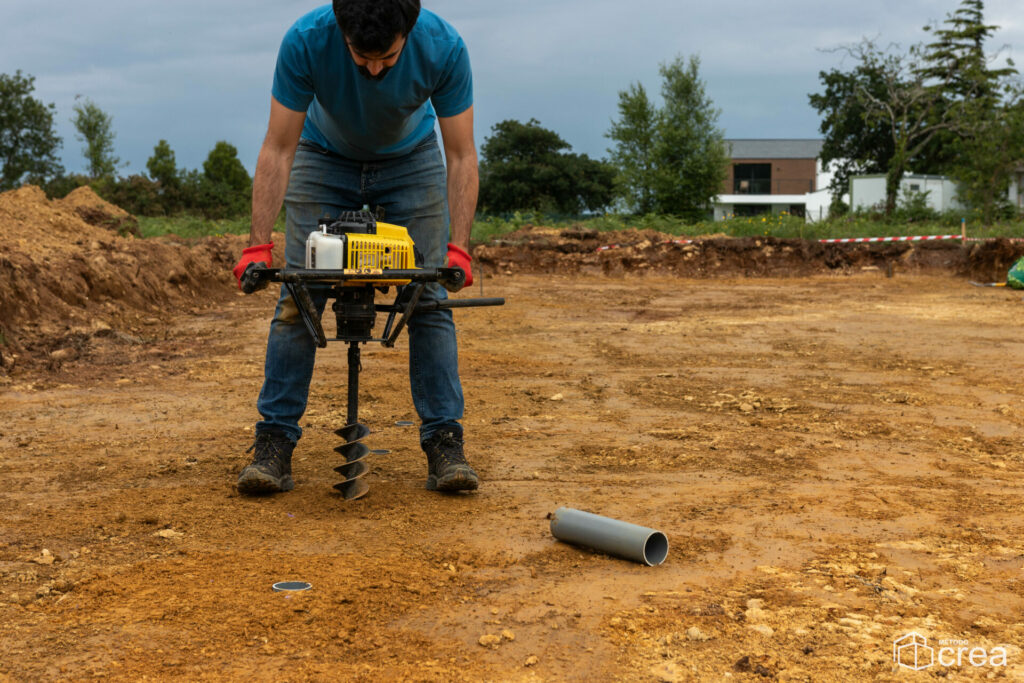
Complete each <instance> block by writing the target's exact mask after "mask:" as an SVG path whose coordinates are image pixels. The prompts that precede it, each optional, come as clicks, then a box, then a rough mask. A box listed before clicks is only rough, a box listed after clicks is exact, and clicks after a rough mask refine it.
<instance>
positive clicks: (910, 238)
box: [818, 235, 963, 244]
mask: <svg viewBox="0 0 1024 683" xmlns="http://www.w3.org/2000/svg"><path fill="white" fill-rule="evenodd" d="M959 239H963V237H962V236H960V235H905V236H902V237H841V238H838V239H827V240H818V241H819V242H823V243H825V244H853V243H856V242H928V241H931V240H959Z"/></svg>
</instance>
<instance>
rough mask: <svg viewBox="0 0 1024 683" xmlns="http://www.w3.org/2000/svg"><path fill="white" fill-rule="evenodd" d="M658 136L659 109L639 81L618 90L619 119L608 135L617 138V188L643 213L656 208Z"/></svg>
mask: <svg viewBox="0 0 1024 683" xmlns="http://www.w3.org/2000/svg"><path fill="white" fill-rule="evenodd" d="M657 136H658V110H657V108H656V107H655V106H654V103H652V102H651V100H650V99H649V98H648V97H647V91H646V90H645V89H644V86H643V85H642V84H640V83H635V84H631V85H630V86H629V90H623V91H620V92H619V120H618V121H616V120H614V119H613V120H612V127H611V129H610V130H609V131H608V133H607V135H606V137H608V138H610V139H612V140H614V141H615V143H616V144H615V146H614V147H612V148H611V149H609V150H608V155H609V159H608V160H609V162H610V163H611V164H612V165H613V166H615V168H616V169H617V170H618V173H617V175H616V178H615V184H616V192H617V194H618V195H619V197H621V198H622V199H624V200H625V202H626V203H627V204H628V205H629V206H630V208H631V209H633V210H635V211H636V212H637V213H640V214H648V213H652V212H653V211H654V185H655V180H654V174H655V166H654V144H655V141H656V140H657Z"/></svg>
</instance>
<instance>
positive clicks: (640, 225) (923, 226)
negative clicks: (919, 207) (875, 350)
mask: <svg viewBox="0 0 1024 683" xmlns="http://www.w3.org/2000/svg"><path fill="white" fill-rule="evenodd" d="M524 225H542V226H544V227H551V228H568V227H575V228H583V229H589V230H598V231H609V230H626V229H630V228H635V229H638V230H656V231H658V232H662V233H666V234H669V235H676V236H680V237H696V236H700V235H726V236H729V237H757V236H772V237H780V238H791V239H806V240H818V239H831V238H840V237H892V236H901V235H959V234H960V219H959V217H956V216H949V217H945V218H942V219H933V220H927V221H907V220H899V219H890V220H880V219H878V218H875V217H869V216H858V215H851V216H844V217H841V218H835V219H832V220H828V221H823V222H818V223H807V222H805V221H804V219H802V218H798V217H795V216H790V215H786V214H780V215H776V216H752V217H736V218H729V219H727V220H724V221H701V222H698V223H686V222H684V221H682V220H679V219H676V218H672V217H670V216H658V215H651V216H623V215H616V214H607V215H604V216H598V217H593V218H586V219H581V220H569V219H556V220H545V219H544V218H543V217H536V216H533V215H531V214H519V213H517V214H515V215H513V216H511V217H509V218H499V217H484V218H480V219H478V220H477V221H476V222H475V223H474V224H473V241H474V242H486V241H488V240H491V239H494V238H497V237H501V236H502V235H506V234H508V233H510V232H514V231H516V230H518V229H520V228H521V227H523V226H524ZM967 236H968V237H982V238H984V237H1018V238H1019V237H1024V222H1021V221H1014V222H1010V221H1007V222H1004V223H997V224H994V225H990V226H984V225H982V224H981V222H980V221H978V220H976V219H975V220H971V219H968V220H967Z"/></svg>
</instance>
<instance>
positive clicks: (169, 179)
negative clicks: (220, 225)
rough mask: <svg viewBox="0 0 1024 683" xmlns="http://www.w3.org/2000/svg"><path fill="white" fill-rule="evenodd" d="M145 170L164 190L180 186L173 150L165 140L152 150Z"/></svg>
mask: <svg viewBox="0 0 1024 683" xmlns="http://www.w3.org/2000/svg"><path fill="white" fill-rule="evenodd" d="M146 170H147V171H149V177H150V178H152V179H153V180H155V181H157V182H158V183H160V185H161V186H163V187H164V188H166V189H177V188H178V187H179V186H180V185H181V179H180V178H179V177H178V164H177V162H176V161H175V158H174V150H173V149H171V146H170V145H169V144H167V140H161V141H160V142H158V143H157V144H156V146H155V147H154V148H153V156H151V157H149V159H148V160H147V161H146ZM243 170H244V169H243Z"/></svg>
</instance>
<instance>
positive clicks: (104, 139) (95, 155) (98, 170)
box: [71, 96, 121, 179]
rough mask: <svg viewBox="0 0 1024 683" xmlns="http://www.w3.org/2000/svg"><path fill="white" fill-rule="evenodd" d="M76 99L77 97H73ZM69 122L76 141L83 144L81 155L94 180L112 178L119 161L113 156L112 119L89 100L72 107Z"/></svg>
mask: <svg viewBox="0 0 1024 683" xmlns="http://www.w3.org/2000/svg"><path fill="white" fill-rule="evenodd" d="M75 99H76V100H77V99H78V96H76V97H75ZM74 111H75V115H74V117H73V118H72V119H71V122H72V123H73V124H74V125H75V130H77V131H78V139H79V140H80V141H81V142H84V143H85V147H83V148H82V154H84V155H85V159H86V161H88V162H89V175H90V176H92V178H94V179H99V178H113V177H114V173H115V172H116V171H117V165H118V164H119V163H121V160H120V159H118V158H117V157H115V156H114V119H113V117H111V116H110V114H107V113H106V112H105V111H103V110H102V109H100V108H99V106H98V105H97V104H96V103H95V102H93V101H92V100H90V99H86V100H85V101H84V102H81V103H79V104H76V105H75V106H74Z"/></svg>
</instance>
